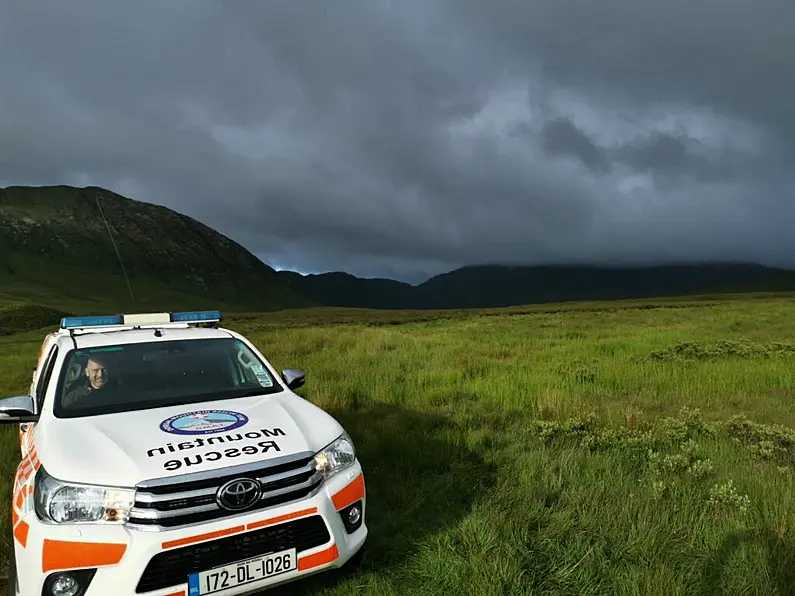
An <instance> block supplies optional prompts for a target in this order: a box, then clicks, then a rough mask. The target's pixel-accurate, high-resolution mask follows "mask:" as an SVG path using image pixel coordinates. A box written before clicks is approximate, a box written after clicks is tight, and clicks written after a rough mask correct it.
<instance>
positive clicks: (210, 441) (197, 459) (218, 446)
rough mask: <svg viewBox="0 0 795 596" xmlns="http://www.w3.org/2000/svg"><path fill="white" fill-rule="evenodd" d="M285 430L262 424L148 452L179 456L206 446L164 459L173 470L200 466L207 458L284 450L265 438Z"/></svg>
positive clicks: (166, 466) (229, 457)
mask: <svg viewBox="0 0 795 596" xmlns="http://www.w3.org/2000/svg"><path fill="white" fill-rule="evenodd" d="M284 436H286V435H285V432H284V431H283V430H282V429H281V428H278V427H276V428H272V429H270V430H268V429H266V428H261V429H259V430H252V431H249V432H247V433H232V434H228V435H224V436H217V437H210V438H206V439H205V438H202V437H199V438H196V439H193V440H191V441H182V442H180V443H177V444H176V445H174V444H173V443H166V444H165V445H163V446H162V447H155V448H154V449H149V450H147V452H146V455H147V456H149V457H156V456H159V455H160V456H164V455H170V454H172V453H175V454H177V455H178V456H180V455H182V454H181V453H180V452H183V451H194V450H195V449H196V448H201V447H204V448H205V450H204V451H201V452H200V453H195V452H194V453H189V454H186V455H185V456H184V457H178V458H176V459H170V460H168V461H165V462H163V468H164V469H166V470H168V471H170V472H173V471H175V470H179V469H180V468H182V467H189V466H199V465H201V464H203V463H205V462H214V461H219V460H221V459H234V458H236V457H240V456H241V455H259V454H260V453H268V452H269V451H281V450H282V449H281V447H279V444H278V443H277V442H276V441H273V440H270V441H265V440H262V439H267V438H269V437H284ZM238 441H245V442H246V443H244V444H242V445H241V444H239V443H238ZM210 446H215V449H214V450H206V448H207V447H210Z"/></svg>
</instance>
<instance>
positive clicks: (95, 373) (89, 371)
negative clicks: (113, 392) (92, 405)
mask: <svg viewBox="0 0 795 596" xmlns="http://www.w3.org/2000/svg"><path fill="white" fill-rule="evenodd" d="M86 376H87V377H88V382H89V383H91V387H93V388H94V389H102V387H104V386H105V383H106V382H107V380H108V371H107V370H105V365H104V364H101V363H99V362H95V361H93V360H89V361H88V364H87V365H86Z"/></svg>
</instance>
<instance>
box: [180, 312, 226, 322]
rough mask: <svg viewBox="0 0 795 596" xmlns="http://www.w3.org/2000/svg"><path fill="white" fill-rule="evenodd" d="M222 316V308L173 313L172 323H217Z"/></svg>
mask: <svg viewBox="0 0 795 596" xmlns="http://www.w3.org/2000/svg"><path fill="white" fill-rule="evenodd" d="M222 318H223V317H222V316H221V311H220V310H198V311H195V312H173V313H171V322H172V323H217V322H218V321H220V320H221V319H222Z"/></svg>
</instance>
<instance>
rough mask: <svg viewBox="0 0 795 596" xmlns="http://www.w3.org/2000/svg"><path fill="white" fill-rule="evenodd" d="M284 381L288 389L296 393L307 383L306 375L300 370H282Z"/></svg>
mask: <svg viewBox="0 0 795 596" xmlns="http://www.w3.org/2000/svg"><path fill="white" fill-rule="evenodd" d="M282 379H283V380H284V382H285V384H286V385H287V388H288V389H290V390H291V391H294V390H295V389H298V388H299V387H301V386H303V384H304V383H306V373H305V372H304V371H302V370H301V369H300V368H285V369H284V370H282Z"/></svg>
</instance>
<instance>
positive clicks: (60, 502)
mask: <svg viewBox="0 0 795 596" xmlns="http://www.w3.org/2000/svg"><path fill="white" fill-rule="evenodd" d="M33 493H34V503H35V509H36V514H37V515H38V516H39V519H41V520H44V521H50V522H55V523H56V524H79V523H92V522H95V523H122V522H125V521H127V519H128V517H129V516H130V509H132V506H133V503H134V502H135V491H134V490H131V489H125V488H106V487H103V486H91V485H85V484H72V483H67V482H61V481H60V480H56V479H55V478H53V477H52V476H50V475H49V474H47V472H46V471H45V470H44V468H43V467H41V468H39V471H38V472H37V473H36V480H35V482H34V491H33Z"/></svg>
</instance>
